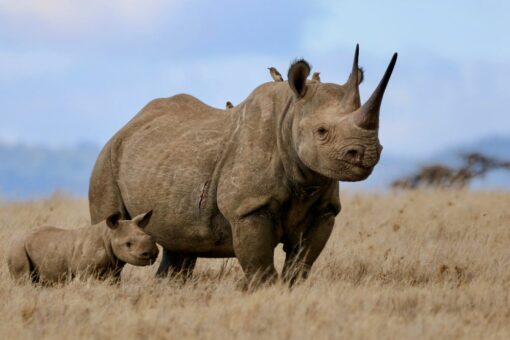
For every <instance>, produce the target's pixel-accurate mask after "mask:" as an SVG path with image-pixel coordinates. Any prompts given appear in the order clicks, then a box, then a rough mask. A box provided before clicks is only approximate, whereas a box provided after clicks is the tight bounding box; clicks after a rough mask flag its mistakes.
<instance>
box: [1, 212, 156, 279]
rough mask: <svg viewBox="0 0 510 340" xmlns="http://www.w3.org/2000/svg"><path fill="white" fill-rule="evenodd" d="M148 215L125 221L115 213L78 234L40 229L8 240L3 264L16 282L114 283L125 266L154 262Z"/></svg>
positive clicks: (63, 230)
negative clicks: (91, 278)
mask: <svg viewBox="0 0 510 340" xmlns="http://www.w3.org/2000/svg"><path fill="white" fill-rule="evenodd" d="M151 214H152V213H151V212H148V213H145V214H141V215H138V216H136V217H135V218H133V220H129V221H121V220H119V218H120V214H119V213H115V214H112V215H111V216H109V217H108V218H107V219H106V220H105V221H102V222H100V223H98V224H95V225H93V226H92V227H84V228H78V229H71V230H69V229H60V228H55V227H41V228H36V229H33V230H30V231H29V232H27V233H26V234H24V235H22V236H18V237H16V238H15V239H13V240H12V242H11V246H10V247H9V250H8V252H7V265H8V267H9V272H10V273H11V275H12V277H13V278H14V279H16V280H25V279H28V278H30V279H32V281H33V282H42V283H55V282H59V281H63V280H66V279H69V278H73V277H75V276H77V275H79V276H80V277H87V276H94V277H97V278H100V279H104V278H106V277H108V276H112V277H113V278H114V279H116V280H118V279H119V278H120V273H121V271H122V268H124V265H125V264H126V263H129V264H132V265H135V266H146V265H149V264H151V263H154V261H155V260H156V258H157V256H158V252H159V251H158V247H157V246H156V243H154V240H153V239H152V238H151V236H149V235H147V234H146V233H145V232H144V231H143V228H145V227H146V226H147V224H148V223H149V220H150V218H151Z"/></svg>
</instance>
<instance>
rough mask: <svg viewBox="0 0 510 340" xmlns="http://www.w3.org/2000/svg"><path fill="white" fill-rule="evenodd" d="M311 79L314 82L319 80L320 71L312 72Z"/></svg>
mask: <svg viewBox="0 0 510 340" xmlns="http://www.w3.org/2000/svg"><path fill="white" fill-rule="evenodd" d="M312 81H313V82H315V83H320V82H321V73H320V72H314V73H313V75H312Z"/></svg>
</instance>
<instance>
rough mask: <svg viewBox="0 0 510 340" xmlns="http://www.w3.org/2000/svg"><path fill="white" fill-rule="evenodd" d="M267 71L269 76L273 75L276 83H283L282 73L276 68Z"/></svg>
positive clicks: (269, 68)
mask: <svg viewBox="0 0 510 340" xmlns="http://www.w3.org/2000/svg"><path fill="white" fill-rule="evenodd" d="M267 69H268V70H269V74H270V75H271V78H273V80H274V81H283V77H282V75H281V74H280V72H278V70H277V69H276V68H274V67H268V68H267Z"/></svg>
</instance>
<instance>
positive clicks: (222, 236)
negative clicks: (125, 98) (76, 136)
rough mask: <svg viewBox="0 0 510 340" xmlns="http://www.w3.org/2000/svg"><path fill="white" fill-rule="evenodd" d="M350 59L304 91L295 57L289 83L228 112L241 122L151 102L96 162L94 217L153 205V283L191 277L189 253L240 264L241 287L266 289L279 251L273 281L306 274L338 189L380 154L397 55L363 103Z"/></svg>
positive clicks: (271, 85) (192, 105)
mask: <svg viewBox="0 0 510 340" xmlns="http://www.w3.org/2000/svg"><path fill="white" fill-rule="evenodd" d="M358 55H359V49H358V47H356V52H355V54H354V62H353V64H352V68H351V73H350V76H349V78H348V80H347V82H346V83H345V84H341V85H340V84H333V83H310V82H309V81H307V78H308V76H309V75H310V71H311V70H310V65H309V64H308V63H307V62H306V61H304V60H298V61H296V62H294V63H292V65H291V66H290V68H289V70H288V73H287V74H288V78H287V79H288V81H285V82H282V81H278V82H268V83H264V84H262V85H260V86H258V87H257V88H256V89H254V90H253V92H252V93H251V94H250V95H249V96H248V97H247V98H246V99H245V100H244V101H242V102H241V103H239V104H237V105H236V107H235V111H236V112H239V113H240V114H232V112H231V111H230V110H218V109H215V108H212V107H210V106H208V105H206V104H204V103H202V102H201V101H199V100H198V99H196V98H194V97H192V96H189V95H183V94H181V95H177V96H174V97H170V98H162V99H156V100H154V101H152V102H150V103H149V104H148V105H147V106H146V107H145V108H143V109H142V110H141V111H140V112H139V113H138V114H137V115H136V116H135V117H134V118H133V119H132V120H130V121H129V122H128V123H127V124H126V125H125V126H124V127H123V128H122V129H121V130H120V131H119V132H117V134H116V135H115V136H113V137H112V139H110V141H109V142H108V144H106V146H105V147H104V148H103V150H102V151H101V153H100V155H99V158H98V160H97V162H96V165H95V167H94V170H93V173H92V176H91V179H90V189H89V202H90V213H91V218H92V221H93V222H95V221H99V220H101V219H103V218H105V217H106V216H108V214H110V213H111V211H112V210H114V209H115V210H119V211H122V212H123V214H124V215H126V216H134V215H136V214H139V213H140V212H142V211H145V210H147V209H150V208H153V209H154V216H153V221H152V223H151V225H150V226H149V227H148V229H147V232H148V233H149V234H151V235H152V236H153V237H154V238H155V240H156V242H157V243H158V244H160V245H161V246H162V247H163V249H164V252H163V258H162V260H161V264H160V267H159V269H158V275H160V276H167V275H172V276H174V275H178V276H180V277H182V276H185V277H186V276H189V274H190V273H191V272H192V271H193V268H194V266H195V262H196V259H197V257H237V259H238V260H239V263H240V265H241V267H242V269H243V271H244V273H245V275H246V278H247V280H248V282H250V283H252V284H253V285H258V284H261V283H263V282H272V281H274V280H275V279H276V278H277V276H278V274H277V272H276V269H275V267H274V248H275V247H276V246H277V245H278V244H280V243H283V250H284V251H285V253H286V259H285V263H284V266H283V271H282V277H283V278H284V279H285V280H288V281H289V282H295V281H296V280H300V279H302V278H306V277H307V276H308V273H309V271H310V268H311V267H312V265H313V263H314V262H315V260H316V259H317V257H318V256H319V254H320V253H321V251H322V249H323V248H324V246H325V245H326V241H327V240H328V238H329V236H330V234H331V232H332V228H333V225H334V221H335V219H334V217H335V216H336V215H337V214H338V213H339V212H340V200H339V192H338V191H339V187H338V181H361V180H364V179H365V178H367V177H368V176H369V175H370V174H371V173H372V171H373V169H374V167H375V166H376V164H377V163H378V161H379V157H380V155H381V151H382V146H381V144H380V142H379V135H378V133H379V109H380V107H381V103H382V99H383V95H384V92H385V90H386V85H387V84H388V81H389V79H390V76H391V73H392V71H393V68H394V66H395V63H396V60H397V55H396V54H395V55H394V56H393V58H392V59H391V62H390V64H389V66H388V68H387V70H386V72H385V74H384V76H383V77H382V80H381V81H380V83H379V85H378V86H377V88H376V89H375V90H374V92H373V94H372V95H371V96H370V98H368V100H367V101H366V102H365V103H364V104H363V105H362V104H361V100H360V91H359V86H358V85H359V79H358V78H359V73H358ZM296 264H297V266H296ZM179 273H181V275H179ZM182 274H184V275H182Z"/></svg>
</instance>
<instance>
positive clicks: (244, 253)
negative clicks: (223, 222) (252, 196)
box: [232, 214, 278, 287]
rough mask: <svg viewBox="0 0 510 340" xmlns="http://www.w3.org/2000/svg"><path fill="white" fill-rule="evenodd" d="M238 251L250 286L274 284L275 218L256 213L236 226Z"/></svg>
mask: <svg viewBox="0 0 510 340" xmlns="http://www.w3.org/2000/svg"><path fill="white" fill-rule="evenodd" d="M232 229H233V245H234V252H235V255H236V257H237V259H238V260H239V263H240V264H241V267H242V268H243V271H244V274H245V275H246V280H247V285H248V286H251V287H257V286H260V285H261V284H264V283H273V282H274V281H276V279H277V277H278V274H277V272H276V269H275V267H274V248H275V246H276V243H277V235H276V228H275V226H274V221H273V219H272V218H271V216H269V215H267V214H253V215H249V216H247V217H243V218H242V219H240V220H238V221H235V222H234V223H232Z"/></svg>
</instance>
